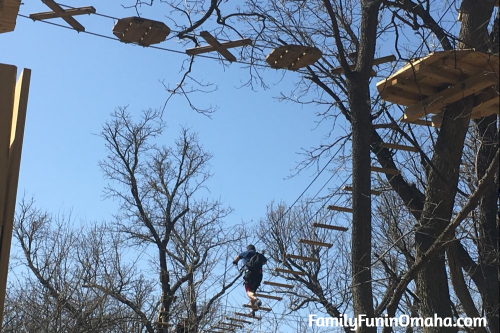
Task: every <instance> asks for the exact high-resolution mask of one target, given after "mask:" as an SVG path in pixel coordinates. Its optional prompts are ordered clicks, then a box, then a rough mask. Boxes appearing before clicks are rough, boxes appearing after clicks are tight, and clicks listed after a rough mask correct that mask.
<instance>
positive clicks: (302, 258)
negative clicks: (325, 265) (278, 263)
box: [285, 254, 319, 262]
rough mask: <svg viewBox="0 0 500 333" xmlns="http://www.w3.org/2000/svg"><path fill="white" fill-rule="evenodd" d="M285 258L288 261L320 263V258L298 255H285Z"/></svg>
mask: <svg viewBox="0 0 500 333" xmlns="http://www.w3.org/2000/svg"><path fill="white" fill-rule="evenodd" d="M285 258H287V259H297V260H304V261H311V262H319V259H318V258H311V257H304V256H298V255H295V254H285Z"/></svg>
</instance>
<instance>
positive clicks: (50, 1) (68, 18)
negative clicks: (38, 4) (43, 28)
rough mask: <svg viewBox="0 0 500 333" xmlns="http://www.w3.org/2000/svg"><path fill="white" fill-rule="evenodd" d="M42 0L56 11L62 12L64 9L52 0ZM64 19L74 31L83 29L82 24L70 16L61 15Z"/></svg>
mask: <svg viewBox="0 0 500 333" xmlns="http://www.w3.org/2000/svg"><path fill="white" fill-rule="evenodd" d="M42 2H43V3H44V4H45V5H47V7H49V8H50V9H52V10H53V11H54V12H56V13H60V14H63V13H64V9H62V8H61V6H59V5H58V4H57V3H55V2H54V0H42ZM61 18H62V19H63V20H64V21H66V22H67V23H68V24H69V25H70V26H71V27H72V28H73V29H75V30H76V31H85V28H84V27H83V25H81V24H80V23H79V22H78V21H77V20H75V19H74V18H73V17H72V16H62V17H61Z"/></svg>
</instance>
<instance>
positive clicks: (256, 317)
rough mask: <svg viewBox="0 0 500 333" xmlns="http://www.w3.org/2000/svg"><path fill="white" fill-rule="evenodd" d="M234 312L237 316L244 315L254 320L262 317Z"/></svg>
mask: <svg viewBox="0 0 500 333" xmlns="http://www.w3.org/2000/svg"><path fill="white" fill-rule="evenodd" d="M234 314H235V315H238V316H242V317H246V318H252V319H256V320H261V319H262V317H260V316H254V317H253V316H251V315H249V314H248V313H242V312H235V313H234Z"/></svg>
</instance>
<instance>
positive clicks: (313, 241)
mask: <svg viewBox="0 0 500 333" xmlns="http://www.w3.org/2000/svg"><path fill="white" fill-rule="evenodd" d="M299 243H300V244H307V245H313V246H323V247H327V248H331V247H332V246H333V244H331V243H325V242H318V241H315V240H311V239H299Z"/></svg>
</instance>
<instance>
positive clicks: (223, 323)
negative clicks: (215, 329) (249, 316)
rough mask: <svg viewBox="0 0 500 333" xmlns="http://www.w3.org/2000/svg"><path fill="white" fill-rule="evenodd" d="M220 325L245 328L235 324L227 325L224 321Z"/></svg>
mask: <svg viewBox="0 0 500 333" xmlns="http://www.w3.org/2000/svg"><path fill="white" fill-rule="evenodd" d="M219 324H220V325H227V326H231V327H237V328H243V327H245V326H243V325H238V324H233V323H226V322H224V321H221V322H219Z"/></svg>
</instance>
